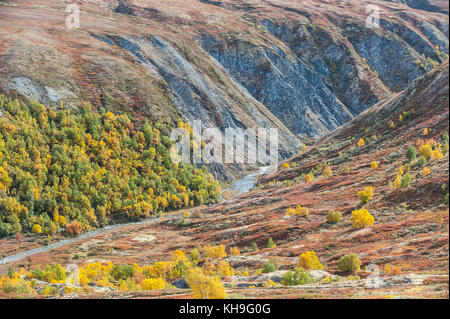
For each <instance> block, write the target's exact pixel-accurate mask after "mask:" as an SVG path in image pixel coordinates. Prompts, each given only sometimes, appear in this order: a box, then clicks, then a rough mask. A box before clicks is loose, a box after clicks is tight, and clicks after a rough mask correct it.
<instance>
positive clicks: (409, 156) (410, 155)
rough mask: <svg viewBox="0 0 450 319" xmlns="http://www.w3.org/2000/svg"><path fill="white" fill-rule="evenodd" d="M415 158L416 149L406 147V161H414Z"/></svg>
mask: <svg viewBox="0 0 450 319" xmlns="http://www.w3.org/2000/svg"><path fill="white" fill-rule="evenodd" d="M416 157H417V152H416V149H415V148H414V146H410V147H408V150H407V151H406V158H407V159H408V161H410V162H411V161H413V160H415V159H416Z"/></svg>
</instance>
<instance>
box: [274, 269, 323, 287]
mask: <svg viewBox="0 0 450 319" xmlns="http://www.w3.org/2000/svg"><path fill="white" fill-rule="evenodd" d="M314 282H315V281H314V279H312V278H311V276H310V275H309V274H308V273H306V272H305V271H304V270H303V269H299V268H296V269H295V271H288V272H287V273H285V274H284V275H283V277H282V278H281V284H282V285H283V286H295V285H305V284H312V283H314Z"/></svg>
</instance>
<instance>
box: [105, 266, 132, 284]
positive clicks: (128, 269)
mask: <svg viewBox="0 0 450 319" xmlns="http://www.w3.org/2000/svg"><path fill="white" fill-rule="evenodd" d="M109 274H110V275H111V277H113V278H114V280H121V279H127V278H131V277H133V275H134V268H133V266H131V265H120V264H117V265H114V266H113V268H112V269H111V271H110V273H109Z"/></svg>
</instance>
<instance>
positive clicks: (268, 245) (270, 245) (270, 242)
mask: <svg viewBox="0 0 450 319" xmlns="http://www.w3.org/2000/svg"><path fill="white" fill-rule="evenodd" d="M274 245H275V243H274V242H273V240H272V237H270V238H269V240H268V241H267V245H266V247H267V248H272V247H273V246H274Z"/></svg>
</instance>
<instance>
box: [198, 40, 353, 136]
mask: <svg viewBox="0 0 450 319" xmlns="http://www.w3.org/2000/svg"><path fill="white" fill-rule="evenodd" d="M202 46H203V48H204V49H205V50H206V51H207V52H209V53H210V54H211V55H212V56H213V57H214V58H215V59H216V60H217V61H219V62H220V63H221V64H222V65H223V66H224V67H225V68H226V69H227V70H228V71H229V72H230V73H231V74H232V75H233V77H234V78H236V79H237V80H238V81H239V82H240V83H241V84H242V85H244V86H245V87H246V88H247V89H248V90H249V92H250V93H251V94H252V95H253V96H254V97H255V98H257V99H258V100H259V101H260V102H261V103H262V104H264V105H265V106H266V107H267V108H268V109H269V110H270V111H271V112H272V113H273V114H274V115H275V116H277V117H278V118H279V119H280V120H281V121H282V122H283V123H284V124H285V125H287V126H288V128H290V129H291V130H292V131H293V132H294V133H296V134H305V135H308V136H319V135H322V134H324V133H325V132H327V131H329V130H333V129H335V128H336V127H338V126H340V125H341V124H343V123H345V122H347V121H349V120H350V119H351V118H352V115H351V113H350V112H349V111H348V110H347V109H346V108H345V106H344V105H343V104H342V103H341V102H340V101H339V100H338V99H337V98H336V96H335V95H334V94H333V92H331V90H330V89H329V88H328V87H327V86H326V85H325V83H324V82H323V81H322V79H321V78H320V77H319V76H318V75H317V74H316V73H314V72H312V71H311V70H310V69H309V68H308V67H307V66H306V64H305V63H304V62H303V61H301V60H300V59H298V58H296V57H292V56H287V54H286V53H285V52H283V51H282V50H281V49H280V48H279V47H276V46H273V47H272V48H270V49H269V48H261V47H257V46H255V45H252V44H250V43H248V42H237V43H234V44H233V45H230V46H228V45H227V44H225V43H223V42H221V41H220V40H219V39H216V38H214V37H213V36H205V37H203V38H202Z"/></svg>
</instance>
